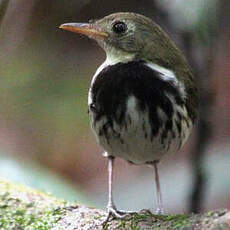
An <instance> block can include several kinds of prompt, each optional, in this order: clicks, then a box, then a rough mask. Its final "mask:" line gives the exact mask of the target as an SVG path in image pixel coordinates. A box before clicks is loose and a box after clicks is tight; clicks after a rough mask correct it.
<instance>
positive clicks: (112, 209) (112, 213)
mask: <svg viewBox="0 0 230 230" xmlns="http://www.w3.org/2000/svg"><path fill="white" fill-rule="evenodd" d="M114 159H115V158H114V157H113V156H108V172H109V201H108V205H107V211H108V214H107V217H106V219H105V221H104V222H103V225H105V224H106V223H107V222H108V221H109V219H110V217H113V218H119V219H123V218H125V217H126V216H127V214H128V213H129V212H123V211H118V210H117V208H116V206H115V204H114V201H113V164H114Z"/></svg>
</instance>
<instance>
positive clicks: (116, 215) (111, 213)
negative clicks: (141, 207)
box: [102, 206, 136, 227]
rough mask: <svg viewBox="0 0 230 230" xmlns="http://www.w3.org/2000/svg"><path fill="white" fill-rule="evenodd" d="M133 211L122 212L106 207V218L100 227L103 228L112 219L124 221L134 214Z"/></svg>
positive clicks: (113, 207)
mask: <svg viewBox="0 0 230 230" xmlns="http://www.w3.org/2000/svg"><path fill="white" fill-rule="evenodd" d="M135 213H136V212H134V211H123V210H117V208H116V207H115V206H108V207H107V216H106V219H105V220H104V221H103V223H102V225H103V227H104V226H105V225H106V224H107V223H108V222H109V221H111V220H114V219H126V218H127V217H129V216H130V215H131V214H135Z"/></svg>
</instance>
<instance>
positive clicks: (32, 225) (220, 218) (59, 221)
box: [0, 181, 230, 230]
mask: <svg viewBox="0 0 230 230" xmlns="http://www.w3.org/2000/svg"><path fill="white" fill-rule="evenodd" d="M105 217H106V213H105V212H104V211H102V210H98V209H95V208H89V207H84V206H79V205H77V204H76V203H67V202H65V201H63V200H59V199H56V198H54V197H53V196H51V195H49V194H46V193H43V192H39V191H36V190H33V189H30V188H26V187H24V186H20V185H14V184H12V183H9V182H6V181H0V229H1V230H2V229H3V230H4V229H6V230H11V229H13V230H49V229H52V230H62V229H65V230H74V229H79V230H100V229H101V230H102V229H107V230H112V229H121V230H123V229H124V230H161V229H164V230H167V229H169V230H177V229H178V230H181V229H183V230H200V229H210V230H229V229H230V212H229V211H227V210H218V211H210V212H207V213H204V214H196V215H195V214H189V215H187V214H178V215H154V214H151V213H150V212H148V211H142V212H140V213H136V214H132V215H130V216H128V217H127V218H126V219H125V220H112V221H110V222H108V223H107V224H106V225H105V226H104V227H103V226H102V223H103V221H104V219H105Z"/></svg>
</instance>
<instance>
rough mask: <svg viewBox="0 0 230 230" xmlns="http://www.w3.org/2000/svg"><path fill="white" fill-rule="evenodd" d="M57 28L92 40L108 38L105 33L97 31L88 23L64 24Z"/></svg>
mask: <svg viewBox="0 0 230 230" xmlns="http://www.w3.org/2000/svg"><path fill="white" fill-rule="evenodd" d="M59 28H60V29H63V30H68V31H71V32H74V33H78V34H83V35H86V36H88V37H90V38H94V39H104V38H107V37H108V36H109V35H108V34H107V33H105V32H101V31H99V30H98V29H96V28H95V27H94V26H92V25H91V24H88V23H65V24H62V25H60V26H59Z"/></svg>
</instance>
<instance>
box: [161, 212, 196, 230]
mask: <svg viewBox="0 0 230 230" xmlns="http://www.w3.org/2000/svg"><path fill="white" fill-rule="evenodd" d="M164 220H165V221H167V222H168V224H169V225H170V226H171V228H172V229H175V230H176V229H181V228H184V227H189V226H191V222H190V220H189V216H188V215H186V214H178V215H168V216H165V217H164Z"/></svg>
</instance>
